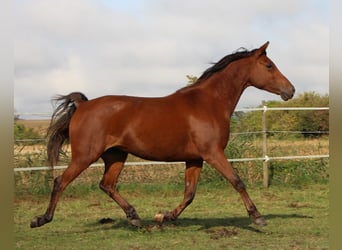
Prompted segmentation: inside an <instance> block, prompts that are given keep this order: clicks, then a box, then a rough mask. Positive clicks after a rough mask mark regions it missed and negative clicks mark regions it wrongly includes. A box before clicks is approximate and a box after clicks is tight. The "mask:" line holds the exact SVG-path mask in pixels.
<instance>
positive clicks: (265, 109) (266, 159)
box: [14, 106, 329, 187]
mask: <svg viewBox="0 0 342 250" xmlns="http://www.w3.org/2000/svg"><path fill="white" fill-rule="evenodd" d="M282 110H287V111H291V110H292V111H300V110H303V111H314V110H317V111H319V110H329V108H328V107H282V108H269V107H267V106H263V107H262V108H246V109H236V110H235V112H250V111H263V117H262V124H263V129H262V131H257V132H245V133H244V134H246V133H261V134H263V156H262V157H256V158H238V159H229V161H230V162H247V161H263V169H264V186H265V187H267V186H268V183H269V180H268V176H269V175H268V162H269V161H274V160H300V159H315V158H329V154H322V155H288V156H277V157H272V156H268V155H267V133H269V132H287V133H303V131H268V130H267V128H266V112H268V111H282ZM15 116H16V117H20V116H25V117H27V116H29V117H37V116H38V117H51V115H50V114H47V113H36V114H33V113H16V114H15ZM309 133H328V131H323V132H322V131H309ZM232 134H234V133H232ZM236 134H241V133H236ZM40 140H41V139H40ZM21 141H23V140H21ZM25 141H26V140H25ZM163 164H170V162H156V161H144V162H126V163H125V165H126V166H129V165H131V166H144V165H163ZM172 164H184V163H183V162H172ZM99 166H103V164H98V163H96V164H92V165H91V166H90V167H99ZM65 168H67V166H54V169H65ZM40 170H51V167H47V166H42V167H27V168H14V171H15V172H22V171H40Z"/></svg>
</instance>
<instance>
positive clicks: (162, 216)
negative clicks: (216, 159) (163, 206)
mask: <svg viewBox="0 0 342 250" xmlns="http://www.w3.org/2000/svg"><path fill="white" fill-rule="evenodd" d="M202 164H203V161H202V160H198V161H189V162H186V169H185V181H184V182H185V183H184V184H185V190H184V198H183V201H182V202H181V203H180V204H179V205H178V206H177V207H176V208H175V209H174V210H173V211H172V212H166V213H161V212H160V213H158V214H156V216H155V220H156V221H158V222H159V223H162V222H163V221H172V220H176V219H177V218H178V216H179V215H180V214H181V213H182V212H183V210H184V209H185V208H186V207H187V206H188V205H190V203H191V202H192V201H193V199H194V198H195V193H196V188H197V182H198V178H199V175H200V172H201V169H202Z"/></svg>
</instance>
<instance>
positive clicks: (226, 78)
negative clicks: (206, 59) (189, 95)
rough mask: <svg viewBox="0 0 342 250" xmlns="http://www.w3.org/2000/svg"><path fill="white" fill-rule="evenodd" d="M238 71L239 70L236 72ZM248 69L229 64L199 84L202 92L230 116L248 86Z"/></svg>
mask: <svg viewBox="0 0 342 250" xmlns="http://www.w3.org/2000/svg"><path fill="white" fill-rule="evenodd" d="M237 71H239V72H237ZM247 83H248V71H247V70H243V71H242V69H241V66H240V67H239V65H237V64H235V65H233V64H232V65H229V66H228V67H227V68H226V69H224V70H223V71H221V72H218V73H215V75H213V76H211V77H210V78H209V79H207V80H205V81H204V82H203V83H202V84H201V88H202V89H203V90H204V93H207V94H208V96H209V95H210V96H211V97H212V98H214V99H215V101H216V102H217V105H220V106H222V107H221V108H223V109H224V110H225V112H227V116H228V117H230V116H231V115H232V113H233V112H234V109H235V107H236V105H237V103H238V102H239V100H240V97H241V95H242V93H243V91H244V90H245V88H246V87H247V86H248V85H247Z"/></svg>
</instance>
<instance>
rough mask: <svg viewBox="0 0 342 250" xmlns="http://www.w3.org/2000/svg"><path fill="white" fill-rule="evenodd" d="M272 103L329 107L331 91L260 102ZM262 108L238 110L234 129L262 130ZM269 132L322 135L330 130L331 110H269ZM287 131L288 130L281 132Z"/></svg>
mask: <svg viewBox="0 0 342 250" xmlns="http://www.w3.org/2000/svg"><path fill="white" fill-rule="evenodd" d="M264 105H265V106H267V107H268V108H271V107H329V95H328V94H325V95H320V94H318V93H315V92H305V93H302V94H298V95H297V96H296V97H295V98H293V99H291V100H289V101H287V102H282V101H267V102H264V103H262V104H260V105H259V106H258V107H260V108H262V107H263V106H264ZM262 112H263V111H259V112H235V113H234V114H233V117H232V120H231V131H232V132H255V131H262ZM266 127H267V131H268V135H269V136H278V137H281V136H282V134H283V135H286V136H289V134H291V136H295V137H320V136H324V135H327V134H328V133H329V110H298V111H297V110H281V111H267V112H266ZM279 131H283V132H284V131H287V132H288V133H287V134H286V133H279Z"/></svg>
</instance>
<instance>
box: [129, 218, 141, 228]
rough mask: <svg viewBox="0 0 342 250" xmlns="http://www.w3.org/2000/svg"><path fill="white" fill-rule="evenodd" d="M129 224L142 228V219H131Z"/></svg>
mask: <svg viewBox="0 0 342 250" xmlns="http://www.w3.org/2000/svg"><path fill="white" fill-rule="evenodd" d="M129 223H130V224H131V225H132V226H135V227H139V228H140V227H141V221H140V219H131V220H130V221H129Z"/></svg>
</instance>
